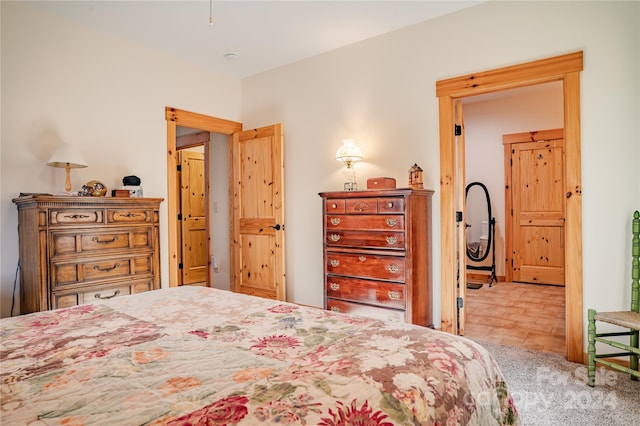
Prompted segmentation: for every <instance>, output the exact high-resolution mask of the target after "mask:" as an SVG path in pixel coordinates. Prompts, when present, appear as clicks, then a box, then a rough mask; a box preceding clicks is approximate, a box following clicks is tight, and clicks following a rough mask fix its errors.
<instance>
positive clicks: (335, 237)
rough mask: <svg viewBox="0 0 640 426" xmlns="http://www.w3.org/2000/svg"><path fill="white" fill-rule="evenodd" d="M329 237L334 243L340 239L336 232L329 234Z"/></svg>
mask: <svg viewBox="0 0 640 426" xmlns="http://www.w3.org/2000/svg"><path fill="white" fill-rule="evenodd" d="M329 239H330V240H331V241H333V242H334V243H335V242H337V241H340V235H338V234H331V235H329Z"/></svg>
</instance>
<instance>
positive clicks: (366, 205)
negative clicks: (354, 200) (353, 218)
mask: <svg viewBox="0 0 640 426" xmlns="http://www.w3.org/2000/svg"><path fill="white" fill-rule="evenodd" d="M356 210H358V211H365V210H369V203H365V202H361V203H358V204H356Z"/></svg>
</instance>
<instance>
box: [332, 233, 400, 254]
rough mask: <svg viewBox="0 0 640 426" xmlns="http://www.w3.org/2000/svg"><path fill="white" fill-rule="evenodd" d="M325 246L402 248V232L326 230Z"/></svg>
mask: <svg viewBox="0 0 640 426" xmlns="http://www.w3.org/2000/svg"><path fill="white" fill-rule="evenodd" d="M326 242H327V246H335V247H362V248H388V249H400V250H402V249H404V232H380V231H327V241H326Z"/></svg>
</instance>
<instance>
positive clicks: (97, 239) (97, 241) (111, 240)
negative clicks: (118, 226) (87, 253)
mask: <svg viewBox="0 0 640 426" xmlns="http://www.w3.org/2000/svg"><path fill="white" fill-rule="evenodd" d="M91 241H93V242H94V243H99V244H111V243H115V242H116V241H118V237H117V236H114V237H113V238H112V239H110V240H100V238H98V237H93V238H92V239H91Z"/></svg>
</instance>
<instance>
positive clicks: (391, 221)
mask: <svg viewBox="0 0 640 426" xmlns="http://www.w3.org/2000/svg"><path fill="white" fill-rule="evenodd" d="M397 224H398V220H397V219H391V218H389V219H387V225H388V226H390V227H392V228H393V227H394V226H396V225H397Z"/></svg>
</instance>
